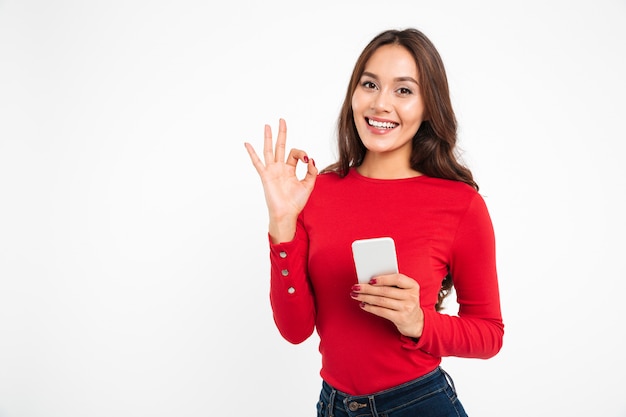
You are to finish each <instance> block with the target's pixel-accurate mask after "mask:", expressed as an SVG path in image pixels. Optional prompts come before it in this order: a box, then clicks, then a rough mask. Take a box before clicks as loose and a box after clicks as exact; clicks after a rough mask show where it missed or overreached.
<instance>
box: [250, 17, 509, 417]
mask: <svg viewBox="0 0 626 417" xmlns="http://www.w3.org/2000/svg"><path fill="white" fill-rule="evenodd" d="M338 128H339V129H338V133H339V135H338V145H339V160H338V161H337V162H336V163H335V164H332V165H331V166H329V167H327V168H326V169H324V170H322V172H321V173H319V172H318V169H317V168H316V167H315V162H314V160H313V159H312V158H310V157H309V156H308V155H307V153H306V152H305V151H303V150H299V149H292V150H291V151H290V152H289V153H288V154H287V155H286V137H287V127H286V123H285V121H284V120H281V121H280V125H279V131H278V136H277V138H276V143H275V144H274V143H273V138H272V132H271V129H270V127H269V126H268V125H266V126H265V141H264V146H263V159H264V160H263V161H262V160H261V159H260V158H259V156H258V155H257V154H256V152H255V150H254V148H253V147H252V146H251V145H250V144H248V143H246V148H247V150H248V153H249V155H250V158H251V160H252V163H253V165H254V167H255V168H256V170H257V172H258V174H259V176H260V177H261V181H262V183H263V187H264V190H265V197H266V201H267V207H268V210H269V220H270V222H269V244H270V259H271V290H270V295H271V305H272V309H273V313H274V320H275V322H276V325H277V327H278V330H279V331H280V333H281V334H282V336H283V337H284V338H285V339H286V340H288V341H289V342H291V343H301V342H303V341H305V340H307V339H308V338H309V337H310V336H311V335H312V334H313V331H314V330H317V332H318V334H319V336H320V346H319V350H320V352H321V354H322V369H321V376H322V379H323V385H322V390H321V394H320V398H319V402H318V406H317V412H318V416H332V415H334V416H347V415H352V414H350V413H352V412H354V411H357V410H358V411H359V413H360V414H359V415H363V416H376V415H380V414H379V413H382V414H385V415H390V416H393V415H394V412H396V413H401V415H407V414H408V413H411V415H430V416H462V415H466V414H465V410H464V408H463V406H462V405H461V402H460V401H459V399H458V397H457V393H456V390H455V388H454V384H453V383H452V380H451V378H450V377H449V375H448V374H447V373H446V372H445V371H443V369H442V368H441V367H440V363H441V359H442V357H445V356H457V357H473V358H484V359H486V358H490V357H492V356H494V355H496V354H497V353H498V351H499V350H500V348H501V346H502V337H503V333H504V326H503V322H502V316H501V312H500V296H499V289H498V279H497V273H496V266H495V265H496V262H495V242H494V231H493V227H492V224H491V219H490V216H489V213H488V211H487V207H486V205H485V202H484V201H483V199H482V197H481V195H480V194H478V186H477V184H476V183H475V181H474V180H473V177H472V173H471V172H470V170H469V169H468V168H466V167H464V166H463V165H462V164H460V163H459V162H458V160H457V158H456V157H455V144H456V119H455V116H454V112H453V111H452V106H451V104H450V98H449V92H448V84H447V80H446V74H445V71H444V66H443V63H442V61H441V58H440V57H439V54H438V53H437V50H436V49H435V47H434V46H433V44H432V43H431V42H430V40H429V39H428V38H427V37H426V36H425V35H424V34H423V33H422V32H420V31H418V30H416V29H405V30H388V31H384V32H382V33H380V34H379V35H378V36H376V37H375V38H374V39H372V40H371V42H370V43H369V44H368V45H367V46H366V48H365V49H364V50H363V52H362V53H361V56H360V57H359V58H358V60H357V62H356V65H355V67H354V70H353V73H352V77H351V80H350V83H349V86H348V90H347V93H346V96H345V99H344V103H343V106H342V110H341V113H340V116H339V120H338ZM298 163H304V164H306V166H307V173H306V175H305V176H304V178H302V179H299V178H297V177H296V166H297V165H298ZM383 236H387V237H391V238H392V239H393V240H394V241H395V244H396V251H397V259H398V269H399V273H392V274H381V275H376V276H372V277H371V279H370V280H369V282H366V283H357V277H356V269H355V264H354V260H353V258H352V254H351V249H350V248H351V244H352V242H354V241H355V240H360V239H369V238H379V237H383ZM453 283H454V285H455V287H456V291H457V296H458V302H459V306H460V308H459V312H458V315H457V316H450V315H446V314H442V313H441V308H442V301H443V298H444V297H445V296H446V295H447V294H448V293H449V291H450V289H451V286H452V284H453ZM348 352H350V353H348ZM354 352H358V354H354ZM391 410H394V412H390V411H391Z"/></svg>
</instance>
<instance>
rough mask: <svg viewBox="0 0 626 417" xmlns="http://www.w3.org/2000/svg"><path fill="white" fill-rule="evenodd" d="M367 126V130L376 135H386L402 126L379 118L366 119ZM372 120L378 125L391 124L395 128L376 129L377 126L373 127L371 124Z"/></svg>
mask: <svg viewBox="0 0 626 417" xmlns="http://www.w3.org/2000/svg"><path fill="white" fill-rule="evenodd" d="M364 120H365V126H366V127H367V130H369V131H370V132H373V133H376V134H379V135H381V134H386V133H389V132H392V131H394V130H395V129H396V128H397V127H398V126H400V124H399V123H398V122H395V121H393V120H389V119H381V118H378V117H365V119H364ZM370 120H372V121H374V122H377V123H391V124H393V125H394V126H393V127H376V126H372V125H371V124H370V122H369V121H370Z"/></svg>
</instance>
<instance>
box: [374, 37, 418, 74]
mask: <svg viewBox="0 0 626 417" xmlns="http://www.w3.org/2000/svg"><path fill="white" fill-rule="evenodd" d="M364 71H365V72H369V73H372V74H374V75H376V76H378V77H381V78H382V77H385V76H390V77H393V78H395V77H408V76H410V77H415V78H417V75H418V74H417V73H418V71H417V64H416V63H415V59H414V58H413V55H411V53H410V52H409V51H408V50H407V49H406V48H405V47H404V46H401V45H395V44H391V45H383V46H381V47H380V48H378V49H377V50H376V51H374V53H373V54H372V56H371V57H370V58H369V59H368V60H367V62H366V63H365V68H364Z"/></svg>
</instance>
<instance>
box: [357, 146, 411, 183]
mask: <svg viewBox="0 0 626 417" xmlns="http://www.w3.org/2000/svg"><path fill="white" fill-rule="evenodd" d="M356 170H357V172H358V173H359V174H361V175H363V176H364V177H368V178H376V179H381V180H395V179H403V178H412V177H418V176H420V175H422V173H421V172H419V171H416V170H414V169H413V168H411V165H410V164H409V161H408V159H406V158H394V157H391V156H386V155H384V154H379V153H372V152H367V153H366V154H365V158H364V159H363V163H362V164H361V165H359V166H358V167H357V169H356Z"/></svg>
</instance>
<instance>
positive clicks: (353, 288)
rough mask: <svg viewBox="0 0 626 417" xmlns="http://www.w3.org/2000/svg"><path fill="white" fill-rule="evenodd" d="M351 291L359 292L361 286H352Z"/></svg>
mask: <svg viewBox="0 0 626 417" xmlns="http://www.w3.org/2000/svg"><path fill="white" fill-rule="evenodd" d="M352 291H361V286H360V285H359V284H354V285H353V286H352Z"/></svg>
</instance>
